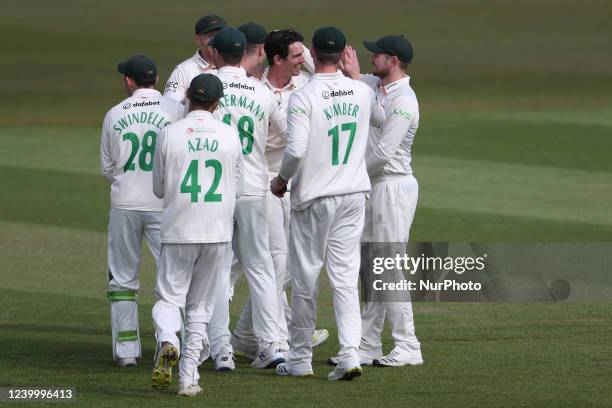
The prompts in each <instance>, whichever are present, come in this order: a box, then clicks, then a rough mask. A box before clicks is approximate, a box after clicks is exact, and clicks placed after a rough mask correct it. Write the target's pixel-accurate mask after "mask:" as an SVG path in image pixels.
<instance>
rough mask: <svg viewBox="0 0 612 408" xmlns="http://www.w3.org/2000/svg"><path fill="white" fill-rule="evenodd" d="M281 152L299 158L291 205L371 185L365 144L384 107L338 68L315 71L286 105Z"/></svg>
mask: <svg viewBox="0 0 612 408" xmlns="http://www.w3.org/2000/svg"><path fill="white" fill-rule="evenodd" d="M287 120H288V141H287V148H286V151H285V155H286V156H287V155H288V156H290V157H294V158H302V160H301V167H300V168H299V169H298V170H297V173H296V175H295V177H293V179H292V185H291V207H292V208H294V209H298V210H299V209H302V208H305V207H307V206H308V205H309V204H310V202H311V201H312V200H313V199H315V198H318V197H325V196H334V195H342V194H350V193H356V192H362V191H363V192H367V191H370V179H369V177H368V174H367V172H366V164H365V150H366V144H367V141H368V132H369V127H370V123H372V124H373V125H378V124H380V122H381V121H382V110H381V109H380V107H378V106H377V105H376V102H375V100H374V94H373V92H372V91H371V90H370V89H369V88H368V86H367V85H366V84H364V83H363V82H361V81H355V80H353V79H350V78H346V77H344V76H343V75H342V73H340V72H335V73H330V74H315V75H313V77H312V78H311V79H310V81H309V82H308V84H306V85H305V86H304V87H303V88H302V89H299V90H297V91H295V92H294V94H293V95H292V96H291V98H290V99H289V107H288V119H287Z"/></svg>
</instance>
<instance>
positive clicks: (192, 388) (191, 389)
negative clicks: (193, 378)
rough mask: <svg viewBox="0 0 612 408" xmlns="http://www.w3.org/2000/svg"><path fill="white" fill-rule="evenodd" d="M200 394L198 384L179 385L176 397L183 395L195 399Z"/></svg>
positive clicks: (200, 389)
mask: <svg viewBox="0 0 612 408" xmlns="http://www.w3.org/2000/svg"><path fill="white" fill-rule="evenodd" d="M201 392H202V388H201V387H200V386H199V385H198V384H183V383H179V389H178V392H177V393H176V394H177V395H184V396H185V397H195V396H196V395H198V394H199V393H201Z"/></svg>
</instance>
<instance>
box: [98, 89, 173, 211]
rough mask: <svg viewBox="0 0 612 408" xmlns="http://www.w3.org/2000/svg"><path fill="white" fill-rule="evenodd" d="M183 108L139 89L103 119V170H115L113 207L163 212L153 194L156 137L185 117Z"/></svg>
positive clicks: (160, 204)
mask: <svg viewBox="0 0 612 408" xmlns="http://www.w3.org/2000/svg"><path fill="white" fill-rule="evenodd" d="M183 112H184V107H183V106H182V105H181V104H180V103H178V102H176V101H174V100H172V99H170V98H166V97H164V96H162V95H161V94H160V93H159V92H158V91H156V90H155V89H151V88H141V89H137V90H136V91H135V92H134V94H133V95H132V96H130V97H129V98H127V99H125V100H123V101H122V102H121V103H119V104H117V105H116V106H115V107H113V108H112V109H111V110H110V111H109V112H108V113H107V114H106V117H105V118H104V126H103V130H102V149H101V150H102V167H103V169H102V170H103V172H105V168H104V167H105V166H109V167H110V168H112V169H113V174H112V176H113V184H112V186H111V206H112V207H113V208H121V209H132V210H142V211H161V209H162V202H161V200H160V199H158V198H157V197H155V195H154V194H153V190H152V188H151V186H152V179H151V171H152V169H153V155H154V151H155V145H156V140H157V135H158V134H159V133H160V132H161V131H162V129H164V128H165V127H166V126H168V125H169V124H170V123H173V122H175V121H176V120H178V119H180V118H181V117H182V116H183Z"/></svg>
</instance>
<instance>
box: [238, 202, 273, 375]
mask: <svg viewBox="0 0 612 408" xmlns="http://www.w3.org/2000/svg"><path fill="white" fill-rule="evenodd" d="M234 216H235V220H236V224H237V226H238V232H237V233H235V234H234V242H235V244H236V245H235V247H236V256H237V257H238V259H239V261H240V263H241V264H242V266H243V269H244V271H245V275H246V277H247V281H248V284H249V290H250V292H251V304H252V308H253V315H252V316H253V330H254V331H255V335H256V336H257V340H258V345H259V350H258V354H257V358H256V359H255V361H254V362H253V366H254V367H256V368H266V367H275V366H276V365H277V364H278V363H280V362H283V361H284V355H283V353H282V349H280V344H279V342H280V338H279V334H278V325H277V321H276V319H277V313H278V312H277V308H278V304H277V297H276V279H275V272H274V265H273V263H272V257H271V256H270V249H269V234H268V226H267V224H266V218H265V200H264V199H263V198H262V197H254V196H247V197H242V198H240V199H239V200H238V201H237V202H236V210H235V212H234Z"/></svg>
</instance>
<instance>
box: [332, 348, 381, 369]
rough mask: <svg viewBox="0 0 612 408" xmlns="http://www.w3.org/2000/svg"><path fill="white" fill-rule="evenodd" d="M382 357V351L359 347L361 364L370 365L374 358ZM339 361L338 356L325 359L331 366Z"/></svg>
mask: <svg viewBox="0 0 612 408" xmlns="http://www.w3.org/2000/svg"><path fill="white" fill-rule="evenodd" d="M380 358H382V353H379V352H376V351H374V352H370V351H365V350H362V349H359V364H360V365H362V366H371V365H373V364H374V360H376V359H380ZM338 362H339V359H338V356H334V357H330V358H328V359H327V364H329V365H331V366H337V365H338Z"/></svg>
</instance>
